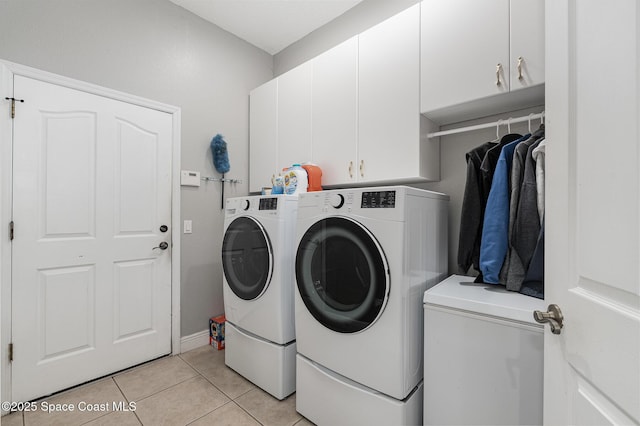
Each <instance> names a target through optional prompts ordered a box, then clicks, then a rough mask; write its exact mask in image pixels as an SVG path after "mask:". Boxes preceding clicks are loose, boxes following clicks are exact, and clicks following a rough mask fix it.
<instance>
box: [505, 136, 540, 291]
mask: <svg viewBox="0 0 640 426" xmlns="http://www.w3.org/2000/svg"><path fill="white" fill-rule="evenodd" d="M541 142H542V140H541V139H540V140H538V141H536V142H535V143H534V144H533V145H531V146H530V147H529V149H528V151H527V156H526V157H525V167H524V175H523V178H522V187H521V188H520V199H519V200H518V209H517V211H516V220H515V223H514V227H513V234H512V238H511V245H512V247H513V252H515V253H516V254H515V255H513V252H512V258H511V263H510V264H509V272H508V274H507V290H512V291H520V287H521V286H522V281H523V280H524V277H525V274H526V272H527V269H528V268H529V263H530V262H531V257H532V256H533V252H534V250H535V248H536V242H537V240H538V235H539V234H540V221H539V220H538V188H537V185H536V164H535V162H534V160H533V151H534V150H535V149H536V148H537V147H538V145H539V144H540V143H541Z"/></svg>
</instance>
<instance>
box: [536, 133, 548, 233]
mask: <svg viewBox="0 0 640 426" xmlns="http://www.w3.org/2000/svg"><path fill="white" fill-rule="evenodd" d="M546 146H547V142H546V141H544V140H543V141H542V142H540V145H538V147H537V148H536V149H534V150H533V160H534V161H535V162H536V189H537V190H538V217H539V218H540V223H542V221H543V220H544V168H545V164H544V162H545V150H546Z"/></svg>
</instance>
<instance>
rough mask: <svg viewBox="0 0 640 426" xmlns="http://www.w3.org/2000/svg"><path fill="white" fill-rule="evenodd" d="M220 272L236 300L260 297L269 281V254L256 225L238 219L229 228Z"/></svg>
mask: <svg viewBox="0 0 640 426" xmlns="http://www.w3.org/2000/svg"><path fill="white" fill-rule="evenodd" d="M222 269H223V270H224V276H225V278H226V279H227V283H228V284H229V287H230V288H231V291H233V292H234V293H235V295H236V296H238V297H239V298H241V299H244V300H253V299H256V298H258V297H260V296H261V295H262V293H264V291H265V290H266V289H267V286H268V285H269V282H270V281H271V274H272V272H273V254H272V251H271V242H270V241H269V237H268V235H267V233H266V232H265V230H264V228H263V227H262V225H261V224H260V223H259V222H257V221H256V220H254V219H252V218H250V217H239V218H237V219H235V220H234V221H233V222H231V223H230V224H229V226H228V227H227V231H226V232H225V234H224V240H223V241H222Z"/></svg>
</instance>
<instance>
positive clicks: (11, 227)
mask: <svg viewBox="0 0 640 426" xmlns="http://www.w3.org/2000/svg"><path fill="white" fill-rule="evenodd" d="M9 240H11V241H13V221H11V222H10V223H9Z"/></svg>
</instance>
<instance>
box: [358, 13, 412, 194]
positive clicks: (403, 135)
mask: <svg viewBox="0 0 640 426" xmlns="http://www.w3.org/2000/svg"><path fill="white" fill-rule="evenodd" d="M358 60H359V64H358V117H359V119H358V139H359V144H358V164H357V172H358V179H359V181H365V182H369V181H392V180H396V179H403V178H410V177H419V176H421V173H420V159H421V156H420V149H421V143H420V108H419V107H420V5H419V4H417V5H415V6H412V7H410V8H409V9H407V10H405V11H403V12H401V13H399V14H397V15H395V16H393V17H391V18H390V19H387V20H386V21H384V22H382V23H381V24H378V25H376V26H375V27H373V28H371V29H369V30H367V31H365V32H363V33H361V34H360V38H359V56H358Z"/></svg>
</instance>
